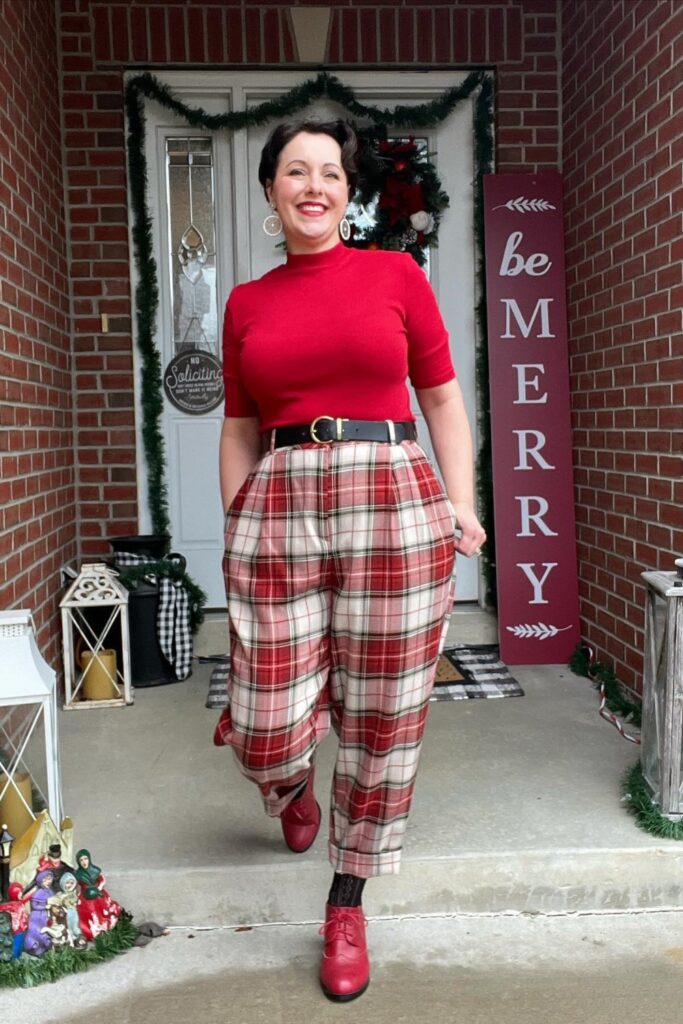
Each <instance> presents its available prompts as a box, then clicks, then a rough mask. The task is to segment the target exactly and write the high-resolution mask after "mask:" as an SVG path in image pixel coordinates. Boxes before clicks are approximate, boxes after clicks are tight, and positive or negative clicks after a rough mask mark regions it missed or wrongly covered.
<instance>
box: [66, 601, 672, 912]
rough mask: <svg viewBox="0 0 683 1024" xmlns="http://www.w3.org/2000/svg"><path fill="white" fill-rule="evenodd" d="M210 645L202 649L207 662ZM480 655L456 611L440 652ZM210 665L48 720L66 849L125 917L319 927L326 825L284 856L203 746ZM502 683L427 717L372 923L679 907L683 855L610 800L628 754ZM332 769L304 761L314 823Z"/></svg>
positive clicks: (568, 688)
mask: <svg viewBox="0 0 683 1024" xmlns="http://www.w3.org/2000/svg"><path fill="white" fill-rule="evenodd" d="M216 635H217V636H220V635H221V634H220V633H218V634H216ZM212 636H213V634H211V633H210V634H209V639H208V640H207V634H206V633H205V634H204V637H203V639H202V641H201V645H200V646H199V651H200V652H202V653H204V654H207V653H209V650H207V644H208V645H209V647H210V646H211V644H212V643H213V644H214V646H213V650H212V651H211V653H214V654H215V653H220V651H221V648H220V647H219V648H218V649H217V648H216V646H215V640H213V639H211V638H212ZM492 641H495V621H494V620H492V619H491V618H490V617H489V616H486V615H484V613H481V612H479V611H478V610H475V609H472V608H467V607H466V608H464V609H460V610H458V611H456V613H455V614H454V617H453V619H452V622H451V628H450V635H449V642H461V643H464V642H467V643H477V642H492ZM213 667H214V666H213V665H211V664H197V663H195V667H194V671H193V675H192V677H191V678H190V679H189V680H188V681H186V682H184V683H178V684H175V685H170V686H162V687H155V688H143V689H138V690H137V691H136V693H135V704H134V705H133V706H132V707H129V708H116V709H102V710H93V711H88V712H78V711H74V712H69V713H62V714H60V720H59V726H60V730H61V751H62V778H63V789H64V802H65V809H66V812H67V813H68V814H70V815H71V816H72V817H73V819H74V822H75V841H76V843H77V845H78V846H86V847H88V848H89V849H90V850H91V851H92V855H93V859H94V861H95V862H96V863H98V864H100V865H102V866H103V868H104V871H105V873H106V875H107V879H108V888H109V890H110V891H111V893H112V894H113V895H114V896H115V897H116V898H118V899H119V900H120V901H121V902H122V903H123V904H124V905H125V906H126V907H128V908H129V909H130V910H131V911H133V912H134V914H135V917H136V919H137V920H144V919H146V918H152V919H154V920H157V921H159V922H163V923H166V924H171V925H179V926H190V927H202V926H204V927H211V926H234V925H240V924H252V923H255V924H258V923H266V922H292V923H293V922H297V923H301V922H305V921H316V920H319V919H320V918H321V915H322V911H323V904H324V901H325V896H326V893H327V888H328V885H329V875H330V869H329V866H328V863H327V857H326V837H325V828H324V827H323V828H322V829H321V833H320V835H319V837H318V839H317V840H316V842H315V843H314V845H313V847H312V849H311V850H309V851H308V852H307V853H305V854H303V855H300V856H296V855H294V854H291V853H290V852H289V851H288V850H287V849H286V847H285V846H284V843H283V841H282V838H281V833H280V828H279V823H278V822H277V821H276V820H273V819H269V818H267V817H266V816H265V815H264V814H263V812H262V810H261V805H260V800H259V798H258V794H257V792H256V790H255V788H254V787H253V786H252V785H251V784H250V783H249V782H247V780H246V779H244V778H243V777H242V776H241V775H240V774H239V772H238V770H237V767H236V765H235V764H234V762H233V758H232V755H231V753H230V752H229V751H228V750H227V749H225V748H222V749H217V748H214V747H213V746H212V744H211V736H212V732H213V728H214V724H215V721H216V717H217V712H215V711H209V710H207V709H206V708H205V706H204V702H205V699H206V694H207V691H208V685H209V677H210V674H211V671H212V669H213ZM512 671H513V674H514V675H515V676H516V677H517V678H518V680H519V682H520V683H521V684H522V686H523V688H524V690H525V696H524V697H523V698H511V699H505V700H469V701H454V702H450V701H446V702H439V703H433V704H432V705H431V711H430V719H429V725H428V729H427V735H426V739H425V744H424V750H423V755H422V764H421V770H420V775H419V779H418V785H417V789H416V794H415V800H414V805H413V811H412V815H411V819H410V823H409V829H408V837H407V844H406V848H405V851H404V858H403V865H402V869H401V873H400V874H399V875H398V876H392V877H385V878H380V879H374V880H372V882H371V883H370V884H369V885H368V886H367V889H366V896H365V898H364V905H365V907H366V913H367V914H368V916H369V917H386V916H391V915H405V914H439V915H444V914H445V915H448V914H460V913H482V912H483V913H501V912H515V911H517V912H526V913H532V914H534V913H550V914H554V913H566V912H576V911H600V910H612V911H617V910H624V909H633V908H638V909H641V910H642V909H645V908H667V907H672V908H675V907H680V906H681V877H682V868H683V844H679V843H676V842H673V841H662V840H658V839H655V838H653V837H651V836H649V835H647V834H646V833H644V832H641V831H640V830H639V829H638V828H637V827H636V825H635V823H634V821H633V819H632V818H631V817H630V816H629V815H628V814H627V813H626V811H625V809H624V807H623V805H622V803H621V802H620V780H621V777H622V775H623V773H624V771H625V769H626V768H627V767H629V766H630V765H631V764H633V762H634V761H635V760H636V759H637V757H638V750H639V748H638V747H636V746H634V745H633V744H630V743H627V742H626V741H625V740H623V739H622V738H621V737H620V736H619V735H618V733H617V732H616V730H615V729H613V728H612V727H610V726H609V725H608V724H607V723H605V722H603V721H602V720H601V719H600V718H599V716H598V713H597V709H598V698H597V693H596V691H595V690H594V689H593V688H592V686H591V684H590V683H589V682H588V681H587V680H585V679H581V678H578V677H576V676H574V675H573V674H572V673H571V671H570V670H569V669H567V668H564V667H562V666H544V667H515V668H514V669H513V670H512ZM334 756H335V740H334V737H332V736H330V737H329V738H328V740H327V741H326V742H325V743H324V744H323V745H322V747H321V749H320V755H319V760H318V776H317V786H316V788H317V792H318V798H319V800H320V802H321V805H322V806H323V814H325V803H326V795H327V793H329V787H330V779H331V774H332V767H333V761H334Z"/></svg>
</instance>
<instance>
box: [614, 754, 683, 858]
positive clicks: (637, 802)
mask: <svg viewBox="0 0 683 1024" xmlns="http://www.w3.org/2000/svg"><path fill="white" fill-rule="evenodd" d="M623 790H624V803H625V804H626V806H627V807H628V809H629V811H630V812H631V814H633V815H634V817H635V819H636V822H637V823H638V827H639V828H642V829H643V830H644V831H645V832H649V833H650V835H653V836H658V837H659V838H660V839H678V840H681V839H683V821H671V820H670V819H669V818H667V817H666V816H665V815H664V814H662V812H661V811H660V810H659V809H658V807H657V805H656V804H655V803H653V802H652V797H651V796H650V793H649V792H648V788H647V785H646V784H645V779H644V778H643V769H642V766H641V764H640V761H638V762H637V763H636V764H634V765H633V767H632V768H629V770H628V771H627V772H626V774H625V775H624V779H623Z"/></svg>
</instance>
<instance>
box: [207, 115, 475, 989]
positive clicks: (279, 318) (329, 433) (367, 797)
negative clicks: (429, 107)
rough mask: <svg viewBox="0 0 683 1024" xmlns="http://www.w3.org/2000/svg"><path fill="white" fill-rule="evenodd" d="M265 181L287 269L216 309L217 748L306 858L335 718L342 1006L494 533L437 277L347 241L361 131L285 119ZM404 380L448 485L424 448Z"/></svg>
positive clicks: (327, 933)
mask: <svg viewBox="0 0 683 1024" xmlns="http://www.w3.org/2000/svg"><path fill="white" fill-rule="evenodd" d="M259 181H260V182H261V185H262V187H263V189H264V192H265V194H266V198H267V200H268V202H269V203H270V205H271V208H272V209H273V210H274V211H275V213H273V214H271V215H270V216H269V217H268V218H266V221H267V222H268V221H271V220H272V219H274V218H275V216H276V215H277V218H278V221H279V224H280V225H281V228H282V230H283V231H284V235H285V240H286V246H287V261H286V263H285V264H282V265H280V266H278V267H276V268H275V269H273V270H270V271H269V272H268V273H266V274H265V275H264V276H263V277H261V278H258V279H256V280H253V281H249V282H247V283H245V284H241V285H238V286H237V287H236V288H234V289H233V291H232V293H231V295H230V298H229V299H228V303H227V306H226V311H225V321H224V330H223V352H224V360H223V371H224V379H225V393H226V418H225V421H224V425H223V431H222V435H221V490H222V494H223V502H224V508H225V510H226V521H225V558H224V562H223V567H224V574H225V585H226V592H227V598H228V615H229V623H230V677H229V679H228V695H229V701H230V705H229V707H228V708H226V710H225V711H224V712H223V714H222V715H221V718H220V721H219V723H218V726H217V728H216V734H215V742H216V743H217V744H218V745H228V746H231V747H232V748H233V752H234V753H235V756H236V757H237V760H238V762H239V764H240V766H241V769H242V771H243V773H244V774H245V775H246V776H247V778H249V779H251V780H252V781H253V782H254V783H256V785H257V786H258V787H259V789H260V791H261V795H262V797H263V801H264V805H265V809H266V812H267V813H268V814H269V815H271V816H272V817H279V818H280V821H281V826H282V832H283V836H284V840H285V843H286V844H287V846H288V847H289V849H290V850H292V851H293V852H294V853H303V852H304V851H305V850H307V849H308V848H309V847H310V846H312V844H313V843H314V841H315V839H316V836H317V834H318V830H319V827H320V822H321V811H320V806H319V804H318V802H317V800H316V798H315V793H314V765H315V756H316V750H317V745H318V743H319V741H320V740H321V739H322V738H323V737H324V735H325V733H326V732H327V731H328V730H329V726H330V723H332V724H333V725H334V727H335V730H336V732H337V734H338V736H339V754H338V758H337V766H336V770H335V774H334V781H333V793H332V813H331V819H330V831H329V836H330V838H329V844H328V852H329V857H330V862H331V864H332V867H333V870H334V876H333V880H332V886H331V888H330V892H329V896H328V900H327V906H326V910H325V925H324V928H323V933H324V937H325V946H324V952H323V959H322V965H321V970H320V981H321V985H322V988H323V991H324V992H325V994H326V995H327V996H328V997H329V998H330V999H334V1000H340V1001H346V1000H349V999H354V998H355V997H357V996H359V995H361V993H362V992H364V991H365V989H366V988H367V986H368V984H369V980H370V965H369V960H368V953H367V946H366V940H365V919H364V916H363V910H362V906H361V896H362V891H363V886H364V884H365V880H366V879H367V878H369V877H371V876H373V875H380V874H391V873H394V872H397V871H398V869H399V862H400V856H401V847H402V843H403V838H404V835H405V830H406V822H407V817H408V812H409V810H410V805H411V801H412V795H413V788H414V784H415V778H416V774H417V765H418V760H419V751H420V746H421V742H422V737H423V734H424V729H425V725H426V719H427V710H428V707H429V696H430V693H431V688H432V684H433V680H434V672H435V668H436V661H437V658H438V653H439V647H440V640H441V636H442V633H443V625H444V619H445V617H446V616H447V614H448V612H449V610H450V608H451V606H452V600H453V592H452V570H453V563H454V559H455V552H456V550H457V551H459V552H460V553H461V554H463V555H465V556H469V555H473V554H476V553H478V549H479V547H480V545H481V544H482V543H483V541H484V539H485V534H484V531H483V530H482V528H481V526H480V525H479V522H478V520H477V517H476V515H475V512H474V496H473V482H472V448H471V439H470V432H469V426H468V423H467V417H466V415H465V412H464V405H463V400H462V394H461V391H460V387H459V385H458V383H457V382H456V381H455V372H454V369H453V364H452V361H451V353H450V345H449V338H448V333H447V331H446V329H445V326H444V323H443V320H442V317H441V313H440V311H439V309H438V306H437V304H436V299H435V296H434V293H433V292H432V289H431V286H430V284H429V281H428V280H427V277H426V276H425V274H424V273H423V271H422V270H420V268H419V267H418V266H417V264H416V263H415V261H414V260H413V258H412V257H411V256H410V255H408V254H407V253H401V252H385V251H380V250H377V251H371V250H369V251H366V250H361V249H357V248H351V247H347V246H345V245H343V244H342V243H341V242H340V224H341V223H342V219H343V217H344V214H345V212H346V207H347V204H348V202H349V200H350V198H351V196H352V195H353V194H354V192H355V187H356V181H357V171H356V139H355V135H354V133H353V131H352V129H351V128H350V127H349V126H348V125H347V124H346V123H344V122H342V121H335V122H321V123H319V124H317V123H315V122H310V121H307V122H299V123H297V124H285V125H280V126H279V127H278V128H276V129H275V131H274V132H273V133H272V134H271V136H270V137H269V139H268V141H267V142H266V145H265V147H264V150H263V153H262V157H261V162H260V166H259ZM266 226H267V227H268V228H270V227H272V225H270V224H267V225H266ZM269 233H270V232H269ZM408 378H410V380H411V382H412V384H413V386H414V388H415V389H416V395H417V399H418V402H419V404H420V406H421V408H422V411H423V414H424V417H425V420H426V422H427V425H428V428H429V432H430V435H431V438H432V443H433V445H434V450H435V452H436V455H437V459H438V461H439V465H440V467H441V470H442V473H443V477H444V480H445V482H446V489H447V493H446V492H444V489H443V488H442V486H441V484H440V483H439V481H438V479H437V477H436V475H435V472H434V469H433V467H432V466H431V464H430V463H429V460H428V459H427V457H426V455H425V453H424V452H423V450H422V449H421V448H420V446H419V445H418V444H417V442H416V436H417V433H416V427H415V416H414V414H413V412H412V410H411V405H410V395H409V392H408V388H407V380H408ZM456 517H457V522H456ZM456 525H457V526H458V527H459V529H460V531H461V534H460V536H457V537H456V532H455V531H456Z"/></svg>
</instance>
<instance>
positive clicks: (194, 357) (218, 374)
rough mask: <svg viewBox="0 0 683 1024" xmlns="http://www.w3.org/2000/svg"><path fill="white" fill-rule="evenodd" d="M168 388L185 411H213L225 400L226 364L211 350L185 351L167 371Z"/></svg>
mask: <svg viewBox="0 0 683 1024" xmlns="http://www.w3.org/2000/svg"><path fill="white" fill-rule="evenodd" d="M164 391H165V392H166V395H167V397H168V399H169V401H170V402H172V403H173V405H174V406H175V407H176V409H180V411H181V412H186V413H189V414H190V415H191V416H201V415H202V413H205V412H211V410H212V409H215V408H216V406H218V405H220V404H221V402H222V401H223V367H222V366H221V364H220V363H219V361H218V360H217V359H216V357H215V356H213V355H211V353H210V352H202V351H200V350H199V349H196V350H194V351H191V352H181V353H180V354H179V355H177V356H174V358H173V359H172V360H171V361H170V363H169V364H168V366H167V367H166V369H165V371H164Z"/></svg>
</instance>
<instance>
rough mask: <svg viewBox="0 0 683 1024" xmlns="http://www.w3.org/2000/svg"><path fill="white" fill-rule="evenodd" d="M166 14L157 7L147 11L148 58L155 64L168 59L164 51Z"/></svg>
mask: <svg viewBox="0 0 683 1024" xmlns="http://www.w3.org/2000/svg"><path fill="white" fill-rule="evenodd" d="M165 15H166V12H165V11H164V10H163V9H162V8H159V7H151V8H149V10H148V11H147V17H148V20H149V48H150V57H151V59H152V61H154V62H155V63H156V62H158V63H162V62H166V61H167V60H168V59H169V57H168V53H167V50H166V16H165Z"/></svg>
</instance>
